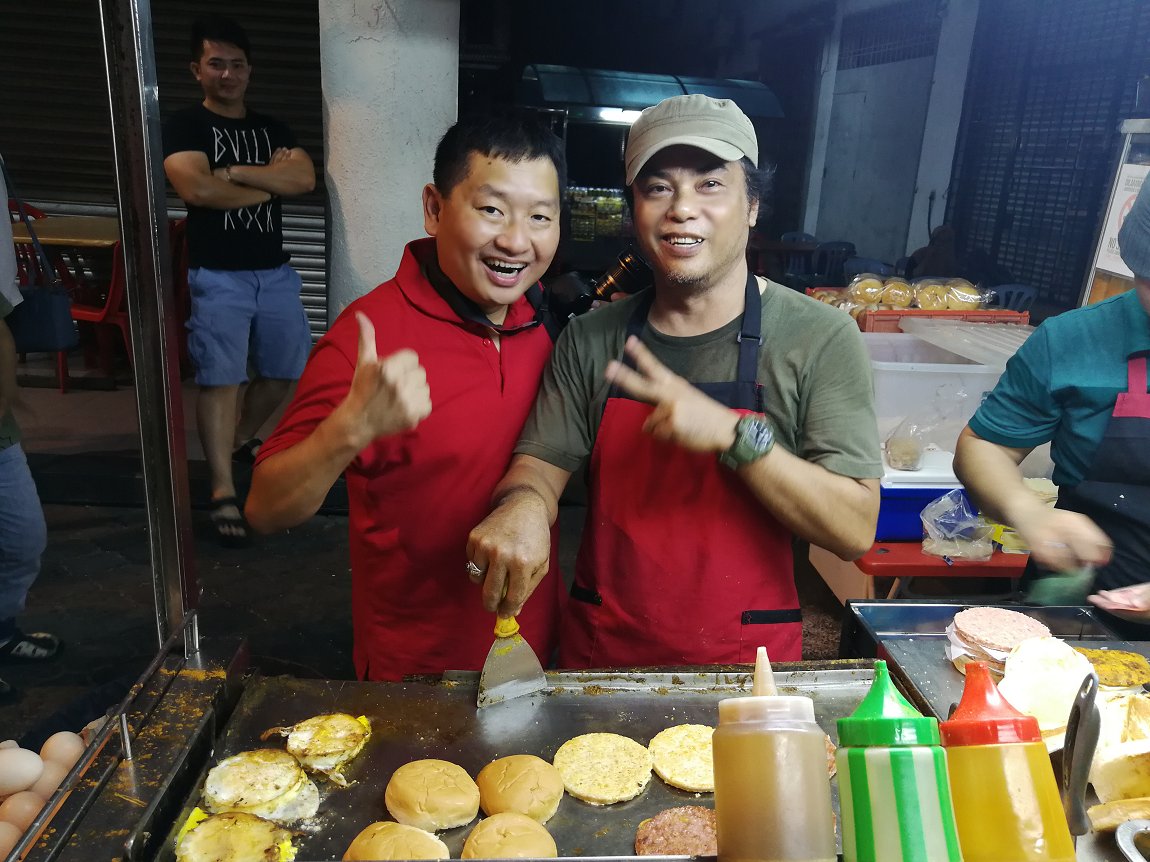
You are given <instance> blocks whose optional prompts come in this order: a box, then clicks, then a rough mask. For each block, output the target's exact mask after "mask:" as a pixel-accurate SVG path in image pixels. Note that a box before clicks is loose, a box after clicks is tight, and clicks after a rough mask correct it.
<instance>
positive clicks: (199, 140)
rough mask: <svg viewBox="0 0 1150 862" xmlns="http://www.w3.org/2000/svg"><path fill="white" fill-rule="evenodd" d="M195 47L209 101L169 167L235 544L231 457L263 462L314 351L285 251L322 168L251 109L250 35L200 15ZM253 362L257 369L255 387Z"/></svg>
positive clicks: (196, 344)
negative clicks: (286, 205) (274, 417)
mask: <svg viewBox="0 0 1150 862" xmlns="http://www.w3.org/2000/svg"><path fill="white" fill-rule="evenodd" d="M191 49H192V62H191V70H192V74H193V75H194V76H195V78H196V80H197V81H199V83H200V86H201V87H202V89H203V92H204V100H203V102H202V103H201V104H199V105H195V106H193V107H190V108H187V109H185V110H183V111H180V112H178V113H176V114H174V115H173V116H171V117H170V118H169V119H168V121H167V122H166V123H165V124H164V171H165V172H166V173H167V175H168V180H169V181H170V182H171V184H172V187H173V188H174V189H175V190H176V192H177V193H178V194H179V195H180V197H181V198H183V199H184V203H186V204H187V207H188V232H187V235H188V256H189V268H188V285H189V287H190V290H191V297H192V314H191V318H190V319H189V321H188V331H189V337H188V349H189V352H190V354H191V357H192V361H193V362H194V364H195V366H196V382H197V383H198V384H199V385H200V396H199V401H198V404H197V424H198V426H199V432H200V440H201V443H202V444H203V447H204V454H205V456H206V457H207V460H208V467H209V469H210V471H211V486H212V490H211V509H212V521H213V522H214V523H215V526H216V532H217V534H218V536H219V539H220V542H221V543H222V544H224V545H226V546H231V547H236V546H242V545H245V544H247V542H248V540H249V534H248V526H247V523H246V522H245V521H244V519H243V515H242V514H241V507H240V504H239V501H238V500H237V499H236V489H235V481H234V478H233V476H232V459H233V457H236V458H238V459H244V460H248V461H250V460H252V459H253V458H254V453H255V449H256V448H258V446H259V442H260V441H259V440H258V439H257V438H256V437H255V435H256V433H257V432H258V431H259V429H260V427H261V426H262V425H263V424H264V422H265V421H267V419H268V417H270V416H271V414H272V413H273V412H274V411H275V409H276V408H277V407H278V406H279V405H280V403H281V402H282V401H283V400H284V398H285V397H286V396H287V394H288V392H289V390H290V388H291V383H292V381H294V380H296V379H298V378H299V375H300V373H301V372H302V371H303V367H304V363H305V362H306V360H307V353H308V350H309V349H310V347H311V336H310V333H309V331H308V324H307V317H306V315H305V313H304V310H303V303H302V302H301V301H300V288H301V282H300V277H299V275H298V274H297V273H296V272H295V270H293V269H292V268H291V267H290V266H288V264H287V260H288V257H289V255H288V254H287V253H286V252H285V251H284V249H283V230H282V226H281V212H280V198H281V197H284V196H292V195H300V194H305V193H307V192H310V191H311V190H312V189H313V188H314V187H315V168H314V167H313V165H312V161H311V158H310V157H309V156H308V154H307V153H306V152H304V151H303V150H302V149H301V148H300V147H299V146H297V144H296V140H295V137H294V136H293V135H292V133H291V130H290V129H288V127H287V126H285V125H284V124H283V123H280V122H278V121H276V120H274V119H272V118H271V117H268V116H265V115H263V114H259V113H256V112H255V111H252V110H249V109H248V108H247V106H246V104H245V103H244V96H245V93H246V91H247V87H248V81H249V78H250V75H251V70H252V67H251V65H250V58H251V51H250V48H249V44H248V37H247V34H246V33H245V32H244V30H243V28H242V27H240V26H239V25H238V24H237V23H235V22H234V21H232V20H230V19H228V18H223V17H218V16H216V17H210V18H203V19H200V20H198V21H197V22H196V23H195V24H194V25H193V28H192V39H191ZM249 364H250V365H251V366H253V367H254V368H255V371H256V376H255V378H254V379H253V380H251V382H250V383H248V367H249ZM244 383H248V386H247V389H246V390H245V392H244V396H243V399H242V404H241V403H240V399H239V387H240V386H241V385H242V384H244Z"/></svg>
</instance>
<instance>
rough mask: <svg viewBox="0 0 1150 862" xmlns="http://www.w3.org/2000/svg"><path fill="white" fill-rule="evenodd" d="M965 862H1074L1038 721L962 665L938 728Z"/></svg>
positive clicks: (978, 670)
mask: <svg viewBox="0 0 1150 862" xmlns="http://www.w3.org/2000/svg"><path fill="white" fill-rule="evenodd" d="M939 731H940V733H941V734H942V744H943V747H944V748H945V749H946V762H947V771H948V773H949V775H950V788H951V793H952V795H953V799H954V816H955V819H956V820H957V822H958V840H959V844H960V846H961V847H962V858H963V860H964V862H1074V860H1075V855H1074V843H1073V841H1072V840H1071V838H1070V827H1069V826H1068V825H1067V822H1066V815H1065V814H1064V813H1063V809H1062V801H1061V799H1060V798H1059V795H1058V787H1057V785H1056V784H1055V781H1054V770H1053V768H1052V767H1051V765H1050V755H1049V754H1048V753H1047V751H1046V746H1045V745H1044V744H1043V742H1042V735H1041V733H1040V732H1039V730H1038V720H1037V719H1036V718H1034V717H1032V716H1029V715H1023V714H1022V713H1021V712H1019V711H1018V710H1016V709H1015V708H1014V707H1012V706H1011V705H1010V704H1009V703H1007V702H1006V700H1005V699H1004V698H1003V697H1002V695H1001V694H1000V693H999V691H998V688H997V686H995V684H994V681H993V680H992V679H991V678H990V672H989V671H988V670H987V669H986V665H985V664H984V663H983V662H977V661H975V662H969V663H968V664H967V665H966V684H965V686H964V688H963V691H962V701H961V702H960V703H959V705H958V709H957V710H955V713H954V715H953V716H952V717H951V719H950V721H945V722H943V723H942V724H941V725H940V726H939Z"/></svg>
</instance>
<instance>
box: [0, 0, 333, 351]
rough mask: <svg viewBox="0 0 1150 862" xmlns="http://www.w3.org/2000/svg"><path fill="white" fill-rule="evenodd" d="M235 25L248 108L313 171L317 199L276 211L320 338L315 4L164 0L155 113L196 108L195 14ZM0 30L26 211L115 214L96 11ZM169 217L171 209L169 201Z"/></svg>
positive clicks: (158, 6) (32, 13) (48, 11)
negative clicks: (192, 64)
mask: <svg viewBox="0 0 1150 862" xmlns="http://www.w3.org/2000/svg"><path fill="white" fill-rule="evenodd" d="M206 12H220V13H221V14H226V15H230V16H231V17H233V18H235V19H236V20H238V21H239V22H240V23H241V24H243V25H244V27H245V28H246V29H247V31H248V34H249V36H250V37H251V40H252V58H251V59H252V65H253V74H252V84H251V87H250V89H249V91H248V101H249V103H250V104H251V105H252V106H253V107H255V108H257V109H259V110H262V111H265V112H267V113H269V114H272V115H273V116H276V117H278V118H280V119H281V120H283V121H285V122H286V123H288V125H290V126H291V127H292V129H293V130H294V132H295V134H296V136H297V138H298V139H299V142H300V146H302V147H303V148H304V149H306V150H307V151H308V153H309V154H310V155H311V157H312V158H313V159H314V160H315V162H316V173H317V179H318V182H317V187H316V191H315V192H313V193H312V194H310V195H307V196H305V197H302V198H296V199H293V200H292V201H291V202H290V204H287V205H285V207H284V227H285V241H286V243H287V247H288V250H289V251H290V252H291V254H292V264H293V266H295V267H296V268H297V269H298V270H299V271H300V274H301V276H302V277H303V282H304V306H305V308H306V309H307V313H308V319H309V321H310V323H311V328H312V332H313V335H315V336H316V337H318V336H319V335H321V334H322V333H323V332H324V331H325V330H326V328H327V283H326V282H327V277H326V269H327V266H326V259H325V248H326V246H325V241H324V205H323V204H324V198H325V196H324V191H323V122H322V108H321V91H320V62H319V20H318V11H317V6H316V3H315V2H314V0H311V2H299V0H296V2H289V3H275V4H271V3H260V2H258V0H241V2H227V3H224V2H211V0H206V2H193V0H163V2H155V0H154V2H153V3H152V16H153V31H154V32H153V39H154V42H155V50H156V67H157V77H158V80H159V87H160V110H161V113H162V114H164V115H166V114H167V113H169V112H170V111H173V110H176V109H178V108H180V107H183V106H184V105H187V104H190V103H192V102H196V101H198V100H199V99H200V98H201V94H200V89H199V86H198V85H197V84H196V82H195V80H194V79H193V78H192V75H191V72H190V71H189V70H188V62H189V60H190V58H189V56H188V54H189V46H188V31H189V29H190V26H191V22H192V21H193V19H194V18H195V17H196V16H197V15H201V14H204V13H206ZM0 15H2V20H3V27H2V28H0V69H2V70H3V76H4V80H5V81H6V82H7V85H6V86H5V87H3V88H0V111H2V112H3V116H4V122H3V123H2V124H0V152H3V153H4V156H5V159H6V160H7V162H8V166H9V169H10V170H11V171H12V174H13V181H14V182H15V183H16V185H17V187H18V188H19V189H20V191H21V193H22V194H23V195H24V196H25V197H26V198H28V199H29V200H30V201H32V202H34V203H36V204H37V205H43V206H42V208H43V209H45V210H47V211H49V212H54V213H77V214H79V213H83V212H94V211H99V210H103V211H105V212H106V211H108V208H109V207H112V206H114V203H115V167H114V163H113V158H112V139H111V118H110V117H109V108H108V96H107V84H106V81H105V75H104V57H103V43H102V36H101V32H100V15H99V6H98V3H97V2H96V0H53V2H49V3H45V2H37V3H34V2H27V0H14V2H6V3H5V4H4V9H3V12H2V13H0ZM169 205H170V207H171V208H172V209H173V211H176V210H177V209H178V207H179V200H178V198H176V197H175V196H171V197H170V199H169Z"/></svg>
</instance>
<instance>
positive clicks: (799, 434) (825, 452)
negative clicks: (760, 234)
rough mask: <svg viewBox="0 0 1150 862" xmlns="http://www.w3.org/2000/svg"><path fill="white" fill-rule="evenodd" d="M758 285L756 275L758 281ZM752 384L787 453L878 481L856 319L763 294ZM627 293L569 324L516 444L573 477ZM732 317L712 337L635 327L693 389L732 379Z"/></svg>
mask: <svg viewBox="0 0 1150 862" xmlns="http://www.w3.org/2000/svg"><path fill="white" fill-rule="evenodd" d="M762 283H763V279H760V285H761V284H762ZM762 301H763V302H762V321H763V345H762V347H761V348H760V350H759V372H758V382H759V383H760V384H762V386H763V400H764V402H765V409H766V414H767V415H768V416H769V417H770V419H771V420H772V422H773V423H774V425H775V429H776V430H775V439H776V441H777V442H778V444H780V445H782V446H784V447H785V448H786V449H788V450H789V451H790V452H793V453H794V454H796V455H798V456H800V457H801V458H803V459H805V460H807V461H811V462H813V463H815V464H819V465H820V466H822V467H824V468H825V469H827V470H829V471H830V472H832V473H837V474H839V475H842V476H850V477H851V478H854V479H877V478H880V477H881V476H882V475H883V468H882V460H881V457H880V454H879V439H878V427H877V425H876V423H875V411H874V384H873V381H872V379H871V369H870V358H869V355H868V354H867V350H866V346H865V345H864V344H863V340H862V337H861V336H860V333H859V330H858V326H857V325H856V324H855V321H854V320H853V319H852V318H851V317H850V316H849V315H846V314H844V313H843V312H842V311H840V310H838V309H837V308H832V307H831V306H829V305H826V304H824V303H821V302H818V301H816V300H813V299H811V298H810V297H808V296H804V295H803V294H800V293H797V292H795V291H793V290H791V289H790V288H787V287H784V286H783V285H780V284H776V283H774V282H771V281H767V282H766V290H765V291H764V292H763V294H762ZM637 302H639V297H637V296H632V297H629V298H627V299H624V300H620V301H618V302H613V303H611V304H610V305H605V306H603V307H601V308H599V309H597V310H595V311H593V312H590V313H588V314H585V315H583V316H582V317H578V318H575V319H574V320H572V321H571V323H570V324H569V325H568V326H567V328H566V330H564V332H563V334H562V335H561V336H560V337H559V340H558V342H557V343H556V345H555V350H554V352H553V353H552V355H551V361H550V363H549V364H548V366H547V369H546V371H544V374H543V382H542V384H541V385H540V388H539V395H538V397H537V398H536V400H535V407H534V409H533V410H532V412H531V416H530V417H529V418H528V420H527V424H526V425H525V426H524V428H523V432H522V434H521V435H520V438H519V443H518V444H517V445H516V447H515V451H516V453H517V454H525V455H533V456H535V457H536V458H540V459H541V460H543V461H547V462H548V463H550V464H554V465H555V466H557V467H560V468H562V469H564V470H568V471H570V472H574V471H575V470H577V469H578V468H579V466H580V464H582V463H583V461H584V459H585V458H586V457H587V456H588V455H589V454H590V453H591V450H592V449H593V448H594V445H595V435H596V433H597V431H598V428H599V421H600V419H601V418H602V416H603V408H604V406H605V404H606V402H607V395H608V392H609V390H610V384H608V383H607V381H606V380H605V379H604V376H603V375H604V373H605V372H606V369H607V363H608V362H610V361H611V360H612V359H620V358H622V352H623V343H624V341H626V330H627V322H628V320H630V318H631V314H632V313H633V312H634V310H635V305H636V303H637ZM739 322H740V320H739V318H736V319H735V320H732V321H731V322H730V323H728V324H727V325H726V326H723V327H721V328H719V329H717V330H715V331H713V332H709V333H707V334H705V335H696V336H690V337H686V338H676V337H671V336H668V335H664V334H663V333H661V332H657V331H655V330H654V329H653V328H652V327H651V326H650V325H648V326H646V327H644V329H643V333H642V336H641V339H642V341H643V343H644V344H645V345H646V346H647V347H649V348H650V349H651V351H652V352H653V353H654V354H655V356H656V357H658V359H659V361H660V362H662V363H663V364H664V365H666V366H667V367H668V368H670V369H671V370H672V371H674V372H675V373H676V374H678V375H680V376H682V377H685V378H686V379H687V380H690V381H692V382H696V383H717V382H727V381H731V380H734V379H735V377H736V373H737V372H736V367H737V365H738V356H739V350H738V343H737V341H736V336H737V334H738V331H739Z"/></svg>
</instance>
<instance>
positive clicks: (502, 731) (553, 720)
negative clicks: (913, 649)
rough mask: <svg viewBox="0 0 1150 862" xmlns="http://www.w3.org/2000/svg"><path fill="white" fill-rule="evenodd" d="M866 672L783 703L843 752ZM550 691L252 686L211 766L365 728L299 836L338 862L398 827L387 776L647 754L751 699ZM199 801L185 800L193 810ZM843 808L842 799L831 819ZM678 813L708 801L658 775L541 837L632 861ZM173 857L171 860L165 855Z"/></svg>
mask: <svg viewBox="0 0 1150 862" xmlns="http://www.w3.org/2000/svg"><path fill="white" fill-rule="evenodd" d="M861 664H862V663H858V662H846V663H844V662H837V663H827V664H826V665H821V666H819V667H820V669H804V670H799V671H794V672H784V673H780V674H778V677H777V679H778V683H779V687H780V692H779V693H780V694H806V695H810V696H812V697H813V698H814V702H815V712H816V718H817V720H818V722H819V724H820V725H821V726H822V727H823V729H824V730H825V731H827V732H828V733H829V734H830V735H831V738H832V739H836V740H837V733H836V731H835V720H836V719H838V718H841V717H842V716H844V715H847V714H849V713H850V712H851V711H852V710H853V709H854V707H855V706H856V705H857V704H858V702H859V701H860V700H861V699H862V697H863V695H864V694H865V693H866V690H867V688H868V687H869V685H870V680H871V678H872V676H873V672H872V671H871V670H870V668H868V667H862V666H860V665H861ZM548 681H549V683H550V688H549V689H548V690H546V691H544V692H540V693H539V694H536V695H531V696H529V697H522V698H518V699H516V700H512V701H508V702H506V703H502V704H498V705H496V706H492V707H488V708H486V709H477V708H476V706H475V697H476V686H477V682H478V675H476V674H460V675H458V679H457V680H455V681H446V682H428V683H421V682H409V683H363V682H341V681H324V680H305V679H295V678H291V677H276V678H257V679H255V680H253V681H252V682H251V683H249V685H248V686H247V688H246V690H245V692H244V694H243V696H242V698H241V700H240V703H239V705H238V706H237V708H236V710H235V713H234V714H233V716H232V718H231V720H230V721H229V723H228V725H227V728H226V730H225V732H224V734H223V735H222V738H221V740H220V744H219V745H218V746H217V747H216V751H215V755H214V757H213V761H212V762H213V763H216V762H218V761H220V760H222V759H223V758H225V757H229V756H231V755H233V754H236V753H238V752H240V751H244V750H247V749H250V748H259V747H268V746H272V747H274V746H275V743H274V742H269V743H262V742H260V740H259V736H260V733H261V732H263V731H264V730H266V729H267V728H269V727H274V726H283V725H289V724H293V723H295V722H298V721H301V720H303V719H305V718H308V717H310V716H313V715H317V714H320V713H324V712H347V713H350V714H352V715H365V716H367V718H368V719H370V720H371V726H372V737H371V740H370V741H369V742H368V743H367V746H366V747H365V748H364V750H363V752H361V753H360V755H359V756H358V757H357V758H356V759H355V760H354V761H353V762H352V763H351V764H350V765H349V766H348V767H347V769H346V770H345V773H344V774H345V775H346V777H347V778H348V780H349V781H352V782H354V783H353V784H352V785H351V786H350V787H348V788H345V789H341V788H338V787H336V786H335V785H333V784H331V782H329V781H326V780H325V779H323V778H322V777H320V778H317V779H316V784H317V785H318V786H319V788H320V798H321V802H320V808H319V813H318V814H317V815H316V817H314V818H313V819H312V820H310V821H306V822H304V823H303V824H301V825H300V826H298V827H297V829H299V832H300V837H299V839H298V840H297V844H298V845H299V847H300V852H299V856H298V858H299V859H300V860H320V859H339V858H341V857H342V855H343V852H344V851H345V850H346V849H347V846H348V844H349V843H350V842H351V840H352V838H354V837H355V835H356V834H357V833H358V832H359V831H360V830H361V829H363V827H365V826H367V825H368V824H369V823H372V822H374V821H376V820H390V819H391V817H390V815H388V813H387V811H386V809H385V808H384V806H383V793H384V788H385V787H386V786H387V781H388V779H389V778H390V777H391V774H392V772H394V770H395V769H396V768H398V767H399V766H401V765H403V764H404V763H407V762H409V761H411V760H417V759H420V758H427V757H435V758H440V759H443V760H449V761H452V762H454V763H458V764H459V765H460V766H462V767H463V768H464V769H466V770H467V771H468V772H469V773H470V774H471V775H472V777H474V776H475V775H477V774H478V772H479V770H480V769H482V768H483V767H484V766H485V765H486V764H487V763H489V762H491V761H492V760H494V759H496V758H498V757H503V756H505V755H509V754H534V755H537V756H539V757H542V758H543V759H544V760H547V761H550V760H551V759H552V757H553V756H554V754H555V751H556V749H557V748H558V747H559V746H560V745H562V744H563V743H564V742H565V741H566V740H568V739H570V738H571V737H573V736H577V735H579V734H581V733H591V732H610V733H619V734H623V735H625V736H629V737H631V738H632V739H635V740H637V741H638V742H640V743H642V744H644V745H646V744H647V743H648V742H650V740H651V738H652V737H653V736H654V735H655V734H656V733H658V732H659V731H660V730H663V729H664V728H666V727H669V726H671V725H674V724H688V723H695V724H708V725H711V726H715V725H716V724H717V723H718V710H717V704H718V702H719V700H721V699H722V698H724V697H732V696H741V695H746V694H749V692H750V676H749V675H748V674H747V673H745V672H714V671H712V672H706V673H696V672H687V673H588V674H574V673H566V674H559V673H549V674H548ZM280 745H282V743H280ZM197 801H198V798H193V799H190V800H188V805H187V806H186V810H190V807H191V805H193V804H195V803H196V802H197ZM837 802H838V801H837V794H836V799H835V808H836V812H837V808H838V804H837ZM677 805H705V806H708V807H713V798H712V794H710V793H704V794H696V793H689V792H685V791H681V790H676V789H675V788H672V787H669V786H668V785H666V784H664V783H663V782H662V781H661V780H660V779H659V777H658V776H657V775H654V774H652V777H651V783H650V784H649V785H648V787H647V789H646V790H644V791H643V793H641V794H640V795H639V796H638V797H637V798H636V799H633V800H630V801H628V802H623V803H619V804H616V805H609V806H594V805H589V804H587V803H584V802H581V801H579V800H577V799H575V798H573V797H571V796H569V795H564V797H563V800H562V802H561V803H560V804H559V810H558V812H557V813H556V814H555V816H554V817H553V818H552V819H551V820H549V821H548V822H547V824H546V826H547V829H548V830H549V831H550V832H551V834H552V835H553V836H554V838H555V841H556V844H557V845H558V849H559V854H560V856H624V855H630V854H631V853H633V848H634V839H635V830H636V828H637V827H638V825H639V822H640V821H642V820H643V819H645V818H647V817H651V816H653V815H655V814H657V813H658V812H659V811H661V810H663V809H664V808H669V807H672V806H677ZM480 816H482V812H480ZM475 822H478V820H476V821H474V822H473V823H471V824H468V825H467V826H463V827H460V828H458V829H451V830H448V831H446V832H443V833H440V838H442V840H443V841H444V842H445V843H446V844H447V846H448V848H450V850H451V854H452V857H454V858H458V857H459V854H460V851H461V849H462V847H463V841H464V839H465V838H466V837H467V834H468V833H469V832H470V831H471V829H472V827H473V826H474V824H475ZM166 849H167V850H168V852H169V853H170V852H171V851H170V846H169V848H166ZM169 858H170V857H169Z"/></svg>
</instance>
